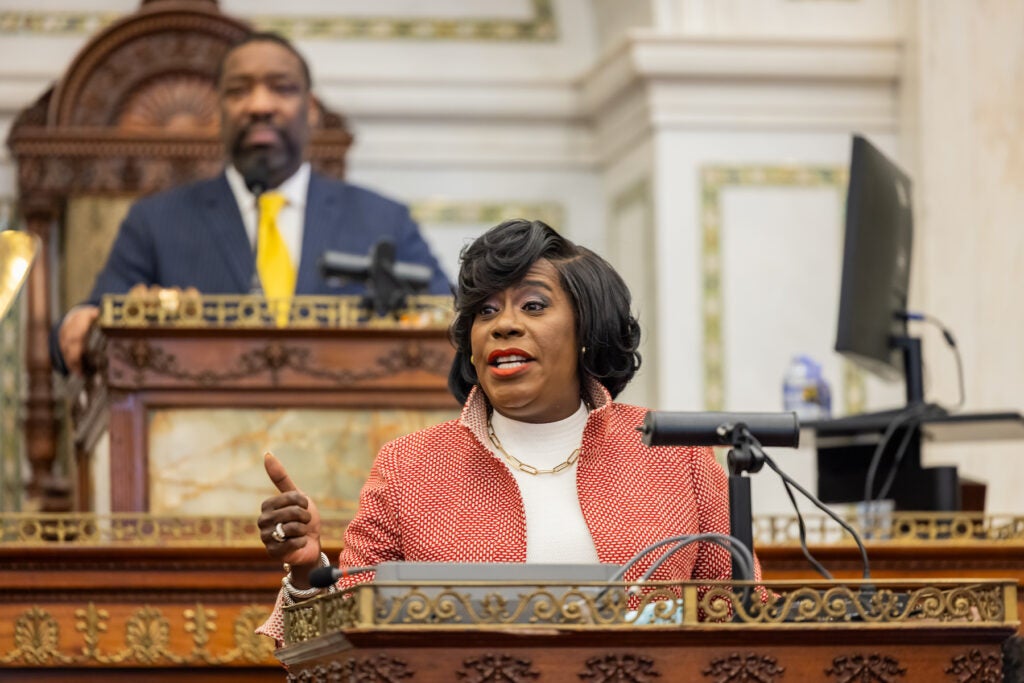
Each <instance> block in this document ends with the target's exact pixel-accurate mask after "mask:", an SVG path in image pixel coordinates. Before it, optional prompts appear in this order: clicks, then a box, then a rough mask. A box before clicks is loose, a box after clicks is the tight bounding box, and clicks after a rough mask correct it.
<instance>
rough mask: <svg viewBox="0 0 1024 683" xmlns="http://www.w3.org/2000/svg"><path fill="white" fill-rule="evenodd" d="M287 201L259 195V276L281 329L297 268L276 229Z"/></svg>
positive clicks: (268, 194) (274, 194) (270, 194)
mask: <svg viewBox="0 0 1024 683" xmlns="http://www.w3.org/2000/svg"><path fill="white" fill-rule="evenodd" d="M287 201H288V200H287V199H285V196H284V195H283V194H279V193H277V192H264V193H263V194H261V195H260V224H259V229H258V231H257V236H256V272H257V273H259V276H260V284H261V285H262V286H263V296H264V297H265V298H266V299H267V301H268V303H269V306H270V308H271V310H276V311H277V313H276V314H275V317H276V319H277V324H278V326H280V327H284V326H285V325H287V324H288V311H289V308H290V307H291V301H290V300H291V297H292V295H294V294H295V278H296V273H295V264H294V262H293V261H292V257H291V255H290V254H289V253H288V246H287V245H286V244H285V243H284V239H283V238H282V237H281V231H280V230H278V229H277V214H279V213H280V212H281V208H282V207H283V206H284V205H285V204H286V203H287Z"/></svg>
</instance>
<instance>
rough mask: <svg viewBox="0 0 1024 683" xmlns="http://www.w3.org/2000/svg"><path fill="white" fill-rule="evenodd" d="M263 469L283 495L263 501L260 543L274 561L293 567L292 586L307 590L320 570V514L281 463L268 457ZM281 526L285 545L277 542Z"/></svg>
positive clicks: (311, 500) (264, 457)
mask: <svg viewBox="0 0 1024 683" xmlns="http://www.w3.org/2000/svg"><path fill="white" fill-rule="evenodd" d="M263 466H264V467H265V468H266V470H267V475H268V476H269V477H270V480H271V481H272V482H274V486H276V487H277V490H278V491H280V495H277V496H273V497H271V498H267V499H266V500H265V501H263V509H262V512H261V514H260V518H259V521H258V522H257V525H258V526H259V529H260V540H261V541H263V545H265V546H266V547H267V552H268V553H269V554H270V556H271V557H274V558H277V559H279V560H281V561H282V562H287V563H288V564H290V565H291V567H292V584H293V585H294V586H295V587H296V588H304V587H306V586H308V585H309V572H311V571H312V570H314V569H316V568H317V567H319V566H320V512H319V511H318V510H317V509H316V503H314V502H313V499H312V498H309V497H308V496H306V495H305V494H304V493H302V491H300V490H299V488H298V487H297V486H296V485H295V482H293V481H292V479H291V477H289V476H288V472H287V471H286V470H285V469H284V465H282V464H281V461H280V460H278V459H277V458H275V457H274V456H273V455H271V454H270V453H266V454H265V455H264V456H263ZM278 524H280V525H281V530H282V531H283V532H284V535H285V540H283V541H280V540H277V539H276V538H274V531H275V530H276V529H277V527H278Z"/></svg>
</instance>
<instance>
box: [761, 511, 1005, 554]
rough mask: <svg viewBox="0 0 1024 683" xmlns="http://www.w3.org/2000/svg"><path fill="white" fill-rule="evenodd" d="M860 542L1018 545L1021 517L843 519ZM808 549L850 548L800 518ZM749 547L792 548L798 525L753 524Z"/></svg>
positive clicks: (766, 520) (829, 527)
mask: <svg viewBox="0 0 1024 683" xmlns="http://www.w3.org/2000/svg"><path fill="white" fill-rule="evenodd" d="M845 521H846V522H847V523H848V524H849V525H850V526H852V527H853V528H854V529H855V530H856V531H857V532H858V533H859V534H860V536H861V537H862V538H863V539H865V540H868V541H871V542H872V543H874V544H894V545H904V544H905V545H922V544H928V545H938V544H950V543H955V544H960V545H963V544H998V545H1000V546H1006V545H1022V544H1024V516H1019V515H982V514H978V513H971V512H892V513H886V514H884V515H859V516H853V517H849V516H848V517H846V518H845ZM804 523H805V527H806V533H807V542H808V543H809V544H811V545H852V544H853V539H852V538H851V537H850V535H849V534H848V533H847V532H846V531H845V530H843V528H842V527H840V526H839V525H838V524H837V523H836V522H834V521H833V520H832V519H830V518H829V517H826V516H824V515H805V516H804ZM754 542H755V545H773V546H780V545H795V544H798V543H799V542H800V527H799V520H798V519H797V518H796V517H795V516H789V515H759V516H756V517H755V518H754Z"/></svg>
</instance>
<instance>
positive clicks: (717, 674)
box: [702, 652, 786, 683]
mask: <svg viewBox="0 0 1024 683" xmlns="http://www.w3.org/2000/svg"><path fill="white" fill-rule="evenodd" d="M785 671H786V669H785V667H781V666H779V662H778V660H777V659H776V658H775V657H772V656H771V655H759V654H757V653H754V652H747V653H745V654H741V653H739V652H733V653H731V654H729V655H728V656H726V657H716V658H715V659H712V660H711V663H710V664H709V665H708V666H707V668H705V669H704V670H703V671H702V673H703V674H704V676H705V677H708V678H711V677H713V678H714V681H715V683H736V682H742V683H747V682H751V683H774V681H775V680H776V679H775V677H776V676H779V677H781V676H782V675H783V673H785Z"/></svg>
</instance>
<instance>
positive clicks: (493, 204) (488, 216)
mask: <svg viewBox="0 0 1024 683" xmlns="http://www.w3.org/2000/svg"><path fill="white" fill-rule="evenodd" d="M409 210H410V212H411V213H412V217H413V218H414V219H416V222H418V223H421V224H422V223H438V224H442V225H443V224H448V225H454V224H461V225H479V224H484V225H487V226H491V225H497V224H498V223H501V222H502V221H507V220H510V219H513V218H527V219H530V220H539V221H543V222H545V223H547V224H548V225H550V226H551V227H552V228H554V229H555V230H561V229H562V228H563V226H564V225H565V208H564V207H563V206H562V205H561V204H559V203H557V202H518V201H487V202H474V201H461V200H454V199H422V200H419V201H414V202H412V203H411V204H410V205H409Z"/></svg>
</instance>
